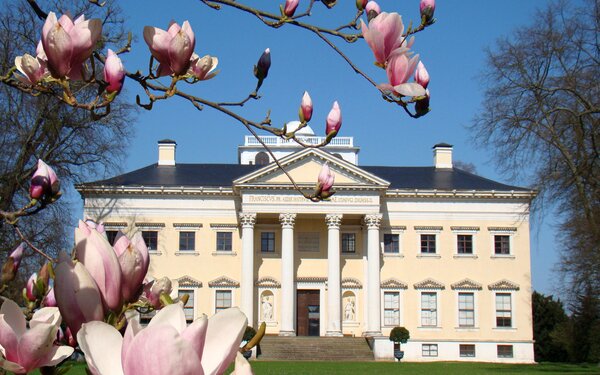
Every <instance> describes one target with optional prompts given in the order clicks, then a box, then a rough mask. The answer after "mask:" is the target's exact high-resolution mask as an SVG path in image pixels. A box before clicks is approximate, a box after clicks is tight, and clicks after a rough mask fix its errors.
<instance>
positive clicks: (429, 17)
mask: <svg viewBox="0 0 600 375" xmlns="http://www.w3.org/2000/svg"><path fill="white" fill-rule="evenodd" d="M419 9H420V10H421V18H423V17H425V23H431V21H433V13H434V12H435V0H421V4H420V5H419Z"/></svg>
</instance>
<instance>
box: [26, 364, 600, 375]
mask: <svg viewBox="0 0 600 375" xmlns="http://www.w3.org/2000/svg"><path fill="white" fill-rule="evenodd" d="M251 363H252V369H253V370H254V373H255V374H256V375H263V374H264V375H311V374H327V375H336V374H340V375H341V374H343V375H347V374H361V375H362V374H376V375H386V374H390V375H391V374H394V375H395V374H410V375H419V374H423V375H438V374H439V375H454V374H456V375H464V374H492V375H493V374H498V375H510V374H518V375H523V374H544V375H553V374H557V375H558V374H600V367H598V366H597V365H570V364H562V363H556V364H555V363H543V364H539V365H499V364H490V363H457V362H436V363H393V362H337V363H336V362H262V361H258V362H251ZM33 374H36V375H37V374H39V373H38V372H34V373H33ZM67 374H68V375H85V366H84V365H82V364H76V365H75V366H74V367H73V369H72V370H71V371H69V372H68V373H67ZM169 375H176V374H169Z"/></svg>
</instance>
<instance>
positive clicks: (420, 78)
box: [415, 61, 429, 89]
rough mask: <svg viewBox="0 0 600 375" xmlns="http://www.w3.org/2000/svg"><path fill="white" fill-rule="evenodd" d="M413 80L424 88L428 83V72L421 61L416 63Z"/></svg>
mask: <svg viewBox="0 0 600 375" xmlns="http://www.w3.org/2000/svg"><path fill="white" fill-rule="evenodd" d="M415 82H417V83H418V84H419V85H421V86H423V88H424V89H426V88H427V86H428V85H429V73H428V72H427V69H425V65H423V62H422V61H419V63H418V64H417V70H416V71H415Z"/></svg>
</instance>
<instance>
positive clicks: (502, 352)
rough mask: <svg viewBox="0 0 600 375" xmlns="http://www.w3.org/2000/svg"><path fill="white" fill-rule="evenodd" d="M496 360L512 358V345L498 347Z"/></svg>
mask: <svg viewBox="0 0 600 375" xmlns="http://www.w3.org/2000/svg"><path fill="white" fill-rule="evenodd" d="M496 348H497V351H498V358H512V357H513V346H512V345H498V346H497V347H496Z"/></svg>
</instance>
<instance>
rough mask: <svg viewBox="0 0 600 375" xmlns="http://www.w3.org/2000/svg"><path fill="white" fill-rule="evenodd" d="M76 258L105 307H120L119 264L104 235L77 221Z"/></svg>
mask: <svg viewBox="0 0 600 375" xmlns="http://www.w3.org/2000/svg"><path fill="white" fill-rule="evenodd" d="M75 251H76V254H77V259H78V260H79V261H81V263H82V264H83V265H84V266H85V268H86V270H87V271H88V272H89V274H90V276H91V277H92V278H93V279H94V281H95V282H96V285H97V286H98V290H99V291H100V296H101V297H102V302H103V304H104V306H105V307H106V308H108V309H109V310H112V311H118V310H119V309H120V307H121V284H122V283H121V266H120V265H119V260H118V259H117V255H116V254H115V251H114V250H113V248H112V246H110V244H109V243H108V240H107V239H106V237H105V236H104V235H103V234H101V233H100V232H98V231H97V230H96V229H95V228H92V227H90V226H89V225H88V224H86V223H84V222H83V221H81V220H80V221H79V228H77V229H75Z"/></svg>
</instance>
